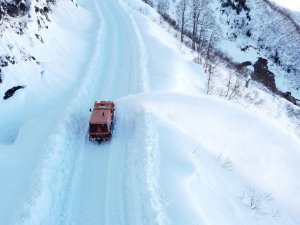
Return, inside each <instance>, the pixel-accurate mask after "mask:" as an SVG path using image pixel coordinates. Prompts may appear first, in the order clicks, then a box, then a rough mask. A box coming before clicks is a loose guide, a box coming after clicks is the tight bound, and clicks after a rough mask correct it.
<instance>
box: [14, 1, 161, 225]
mask: <svg viewBox="0 0 300 225" xmlns="http://www.w3.org/2000/svg"><path fill="white" fill-rule="evenodd" d="M83 4H84V5H85V6H86V7H87V8H88V9H89V10H91V11H92V12H93V13H94V16H97V19H96V21H97V22H98V23H97V26H98V28H97V29H95V30H98V35H97V38H96V42H97V44H96V45H95V48H94V53H93V54H91V55H93V57H92V59H91V61H90V64H89V68H88V70H87V72H86V74H85V78H84V79H83V82H82V84H81V85H80V87H79V89H78V91H76V94H75V96H74V97H73V98H72V99H71V101H70V103H69V106H68V109H67V110H66V112H65V116H64V117H63V119H62V120H61V121H60V122H59V123H60V124H59V127H60V128H59V130H58V132H57V133H56V134H55V135H54V137H53V138H51V139H50V140H49V141H48V142H47V143H46V146H49V147H48V148H47V150H46V152H47V153H46V156H45V159H44V162H43V165H42V166H41V172H40V179H39V182H38V186H39V188H38V189H39V190H38V194H37V195H36V196H34V199H33V200H32V203H31V204H30V206H29V213H28V215H27V216H25V217H24V218H23V219H22V221H21V222H20V224H49V225H50V224H61V225H65V224H84V225H86V224H91V225H92V224H143V223H145V221H146V223H147V224H154V223H155V222H153V221H152V220H155V221H157V222H158V223H159V224H164V223H163V222H162V221H161V220H163V218H162V217H163V216H162V215H160V214H161V210H160V209H159V207H160V206H159V204H160V203H159V200H158V198H159V196H158V193H157V192H156V191H157V190H156V188H157V187H156V186H155V181H156V178H155V168H154V166H155V162H154V157H155V151H153V149H154V148H155V140H154V139H155V137H154V135H153V128H152V124H151V118H150V115H147V112H144V113H141V114H140V115H139V116H137V117H135V116H134V115H133V112H128V114H127V115H123V114H120V115H118V117H117V121H116V129H115V134H114V137H113V140H112V141H111V142H110V143H104V144H101V145H98V144H95V143H90V142H89V141H87V139H86V131H87V128H88V127H87V125H88V120H89V113H87V112H88V110H89V108H90V107H91V106H92V105H93V101H94V100H104V99H106V100H115V99H118V98H121V97H124V96H128V95H129V94H136V93H139V92H147V91H149V81H148V77H147V76H148V73H147V65H146V64H147V55H146V50H145V47H144V43H143V40H142V39H141V36H140V33H139V30H138V27H137V25H136V23H135V21H134V20H133V18H132V16H130V15H128V13H129V9H127V10H126V6H124V7H121V6H120V5H119V3H118V2H117V1H113V0H110V1H107V0H105V1H104V0H103V1H101V0H94V1H92V2H87V3H83ZM118 107H119V106H118ZM121 107H122V106H120V107H119V108H117V114H118V111H120V110H122V109H121ZM122 111H123V112H124V111H126V110H122ZM147 164H148V166H143V165H147ZM143 168H145V169H143ZM147 187H149V188H148V189H149V191H147ZM149 206H153V208H151V207H150V208H149ZM146 214H147V215H146ZM155 214H159V215H155ZM149 215H151V216H149Z"/></svg>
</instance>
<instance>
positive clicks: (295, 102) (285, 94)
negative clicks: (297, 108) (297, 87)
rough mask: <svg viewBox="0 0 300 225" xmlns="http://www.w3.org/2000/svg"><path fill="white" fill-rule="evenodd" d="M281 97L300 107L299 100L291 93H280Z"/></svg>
mask: <svg viewBox="0 0 300 225" xmlns="http://www.w3.org/2000/svg"><path fill="white" fill-rule="evenodd" d="M279 95H280V96H281V97H283V98H285V99H286V100H288V101H289V102H291V103H293V104H294V105H298V104H299V99H296V98H295V97H293V96H292V93H291V92H289V91H288V92H285V93H283V92H280V93H279Z"/></svg>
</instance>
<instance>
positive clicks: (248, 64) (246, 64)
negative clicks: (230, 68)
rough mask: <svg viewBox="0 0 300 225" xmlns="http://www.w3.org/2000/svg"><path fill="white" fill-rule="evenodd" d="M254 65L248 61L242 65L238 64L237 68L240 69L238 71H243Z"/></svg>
mask: <svg viewBox="0 0 300 225" xmlns="http://www.w3.org/2000/svg"><path fill="white" fill-rule="evenodd" d="M251 65H252V62H250V61H246V62H242V63H240V64H237V65H236V66H235V67H236V68H237V69H238V70H241V69H243V68H245V67H247V66H251Z"/></svg>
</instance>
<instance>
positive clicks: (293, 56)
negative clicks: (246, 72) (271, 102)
mask: <svg viewBox="0 0 300 225" xmlns="http://www.w3.org/2000/svg"><path fill="white" fill-rule="evenodd" d="M146 2H147V1H146ZM149 2H153V5H154V6H155V7H156V8H162V9H163V12H161V13H165V12H166V13H167V14H168V15H170V16H171V18H172V19H174V20H175V21H176V22H177V25H178V26H181V22H182V21H185V23H184V30H185V31H184V32H185V33H186V34H187V35H190V36H193V35H195V37H194V39H195V40H196V41H198V42H199V46H197V49H199V50H198V51H202V49H203V48H204V47H203V45H205V42H209V38H210V37H215V41H214V42H216V43H215V46H217V48H218V49H219V50H221V51H223V52H224V53H225V54H226V55H228V56H229V57H231V58H232V61H233V62H236V63H243V62H249V63H250V62H251V64H252V65H254V64H255V63H256V62H257V60H258V58H259V57H261V58H265V59H267V60H268V67H269V70H270V71H271V72H272V73H274V75H275V82H276V83H274V85H276V86H277V88H278V89H279V90H281V91H283V92H291V93H292V95H293V96H295V97H296V98H298V99H300V92H299V90H300V87H299V83H300V80H299V73H300V68H299V65H300V62H299V59H300V57H299V55H300V52H299V44H300V42H299V40H300V33H299V32H300V22H299V21H300V13H299V12H297V11H294V10H292V11H290V10H287V9H285V8H282V7H280V6H279V5H276V4H274V3H273V2H272V1H269V0H247V1H242V0H241V1H240V0H238V1H232V0H213V1H206V0H202V1H194V0H191V1H189V0H182V1H180V0H177V1H168V2H169V4H165V5H164V4H163V3H162V2H166V1H160V0H149ZM182 2H187V7H186V9H185V11H186V12H185V14H180V13H179V11H180V10H179V8H180V7H179V6H180V4H182ZM192 2H194V3H192ZM196 2H202V3H201V5H200V6H199V7H198V9H199V10H196V11H193V9H192V8H193V6H192V5H193V4H194V5H195V4H198V3H196ZM285 2H286V1H285ZM290 2H291V1H290ZM290 2H288V3H289V5H290V6H294V8H295V9H296V8H297V5H298V3H297V2H294V1H293V3H290ZM288 3H286V4H288ZM162 5H163V6H164V7H162ZM196 8H197V7H196ZM158 10H159V9H158ZM193 12H194V13H195V14H194V15H196V16H195V17H193V15H192V14H193ZM182 15H184V17H185V20H182ZM193 18H194V19H193ZM195 23H196V26H195ZM194 28H195V29H194ZM193 30H195V34H193V33H192V32H193ZM210 31H213V33H211V32H210ZM189 32H190V33H189ZM203 43H204V44H203ZM249 68H250V69H253V68H252V67H250V66H249ZM271 89H272V88H271Z"/></svg>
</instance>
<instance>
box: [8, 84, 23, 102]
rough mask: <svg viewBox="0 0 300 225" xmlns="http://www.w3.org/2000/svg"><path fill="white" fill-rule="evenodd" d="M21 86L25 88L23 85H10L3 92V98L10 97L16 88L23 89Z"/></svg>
mask: <svg viewBox="0 0 300 225" xmlns="http://www.w3.org/2000/svg"><path fill="white" fill-rule="evenodd" d="M23 88H25V87H24V86H16V87H12V88H10V89H8V90H7V91H6V92H5V94H4V97H3V99H4V100H6V99H8V98H10V97H12V96H13V95H14V94H15V92H16V91H17V90H19V89H23Z"/></svg>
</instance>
